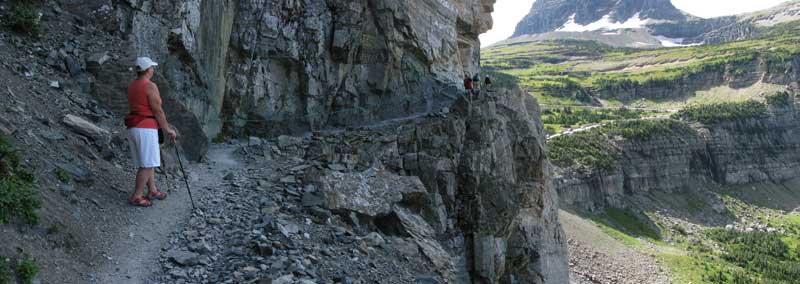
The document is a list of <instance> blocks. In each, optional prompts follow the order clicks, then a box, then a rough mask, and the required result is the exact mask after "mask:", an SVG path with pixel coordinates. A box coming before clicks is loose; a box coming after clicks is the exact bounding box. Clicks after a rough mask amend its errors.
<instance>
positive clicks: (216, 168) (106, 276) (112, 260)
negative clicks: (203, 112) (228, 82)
mask: <svg viewBox="0 0 800 284" xmlns="http://www.w3.org/2000/svg"><path fill="white" fill-rule="evenodd" d="M233 150H234V148H232V147H225V146H216V145H215V146H212V147H211V148H210V149H209V159H208V160H209V161H211V162H209V163H208V164H205V163H202V164H197V163H193V164H188V163H186V162H184V166H185V167H186V171H187V174H188V175H189V183H190V186H191V187H192V189H193V190H192V194H193V197H194V199H195V201H197V200H199V199H201V198H204V197H205V195H206V194H207V193H208V192H209V191H208V190H204V189H203V188H204V187H203V185H205V184H212V183H213V182H214V181H218V180H221V179H222V176H221V175H222V173H224V172H225V171H226V170H228V169H231V168H234V167H236V166H237V165H238V162H237V161H235V160H234V159H233V158H231V152H232V151H233ZM176 168H177V166H176ZM157 180H158V184H159V185H160V186H162V188H163V186H164V184H165V183H164V180H163V176H162V175H160V174H159V175H158V176H157ZM169 187H170V188H169V189H168V191H169V196H168V197H167V199H166V200H163V201H158V200H156V201H154V204H153V206H152V207H149V208H138V207H132V206H129V208H130V216H129V217H128V222H127V224H125V226H126V228H123V229H120V230H119V233H118V236H117V237H116V238H114V239H115V240H117V241H115V242H113V245H112V247H111V249H110V252H109V253H108V254H107V255H106V256H105V257H106V258H107V259H108V260H109V261H108V262H107V263H106V265H103V266H101V267H100V268H99V271H98V272H97V274H96V276H95V278H94V279H93V280H94V281H93V282H92V283H150V281H149V280H148V279H149V277H151V276H152V275H153V274H154V273H156V272H158V271H159V270H160V265H159V256H160V253H161V250H162V248H164V247H166V246H167V245H168V243H169V236H170V234H172V233H173V232H177V231H180V230H181V229H182V228H181V227H180V226H181V225H183V224H185V220H186V219H187V218H188V217H189V216H190V215H191V211H192V206H191V202H190V200H189V195H188V194H187V192H186V187H185V184H184V181H183V177H182V176H181V175H180V174H178V175H176V176H173V177H171V180H170V181H169Z"/></svg>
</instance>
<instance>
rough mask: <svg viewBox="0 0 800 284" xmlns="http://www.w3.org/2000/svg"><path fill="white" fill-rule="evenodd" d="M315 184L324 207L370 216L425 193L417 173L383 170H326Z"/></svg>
mask: <svg viewBox="0 0 800 284" xmlns="http://www.w3.org/2000/svg"><path fill="white" fill-rule="evenodd" d="M316 185H317V188H318V190H319V192H320V195H321V197H322V199H323V201H322V203H323V206H324V207H325V208H327V209H330V210H332V211H339V212H341V211H350V212H357V213H359V214H363V215H366V216H370V217H379V216H384V215H387V214H389V213H390V212H391V211H392V205H393V204H397V203H399V202H401V201H409V202H413V201H414V200H418V199H420V198H421V197H423V196H424V195H425V194H426V193H427V191H426V190H425V186H424V185H423V184H422V182H421V181H420V180H419V178H418V177H411V176H399V175H396V174H393V173H390V172H387V171H384V170H379V171H374V170H367V171H364V172H361V173H341V172H328V174H326V175H324V176H321V177H319V178H318V180H317V181H316Z"/></svg>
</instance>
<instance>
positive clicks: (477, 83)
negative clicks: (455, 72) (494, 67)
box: [472, 73, 481, 93]
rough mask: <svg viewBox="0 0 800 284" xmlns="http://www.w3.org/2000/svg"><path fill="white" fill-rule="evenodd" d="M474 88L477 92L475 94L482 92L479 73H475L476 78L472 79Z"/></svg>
mask: <svg viewBox="0 0 800 284" xmlns="http://www.w3.org/2000/svg"><path fill="white" fill-rule="evenodd" d="M472 84H473V86H472V88H473V89H474V90H475V93H478V92H480V89H481V77H480V76H478V73H475V76H473V77H472Z"/></svg>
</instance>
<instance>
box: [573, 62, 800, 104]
mask: <svg viewBox="0 0 800 284" xmlns="http://www.w3.org/2000/svg"><path fill="white" fill-rule="evenodd" d="M788 56H790V57H789V58H788V59H782V58H779V57H776V56H774V55H773V54H772V53H769V52H758V51H755V52H752V53H750V54H743V55H741V56H738V57H735V58H729V59H727V60H725V61H721V62H715V63H711V64H705V65H703V66H702V67H701V68H696V69H683V70H686V71H685V75H683V76H679V77H675V78H671V79H659V80H647V81H644V82H639V81H633V80H629V79H619V80H607V81H605V82H604V84H603V85H601V86H599V87H597V88H595V89H591V90H586V91H587V92H588V93H591V94H592V95H595V96H599V97H601V98H606V99H617V100H621V101H626V102H630V101H634V100H637V99H641V98H646V99H651V100H657V101H658V100H674V99H678V98H688V97H692V96H694V95H695V93H696V92H697V91H700V90H708V89H711V88H714V87H718V86H728V87H731V88H734V89H738V88H743V87H748V86H752V85H753V84H755V83H758V82H763V83H770V84H776V85H784V86H789V88H790V89H795V88H797V84H796V81H797V80H798V78H800V73H798V71H799V70H800V55H796V54H790V55H788ZM683 70H682V71H683Z"/></svg>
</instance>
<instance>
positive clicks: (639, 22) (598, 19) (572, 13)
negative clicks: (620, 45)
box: [514, 0, 690, 37]
mask: <svg viewBox="0 0 800 284" xmlns="http://www.w3.org/2000/svg"><path fill="white" fill-rule="evenodd" d="M689 17H690V16H689V15H688V14H686V13H684V12H683V11H681V10H679V9H678V8H675V6H673V5H672V2H671V1H670V0H537V1H536V2H534V4H533V8H532V9H531V12H530V13H529V14H528V15H527V16H525V18H524V19H522V21H521V22H520V23H519V24H518V25H517V29H516V31H515V32H514V37H516V36H521V35H531V34H540V33H546V32H552V31H570V32H584V31H596V30H616V29H623V28H641V27H644V26H645V25H647V24H652V23H662V22H678V21H685V20H687V19H688V18H689Z"/></svg>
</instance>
